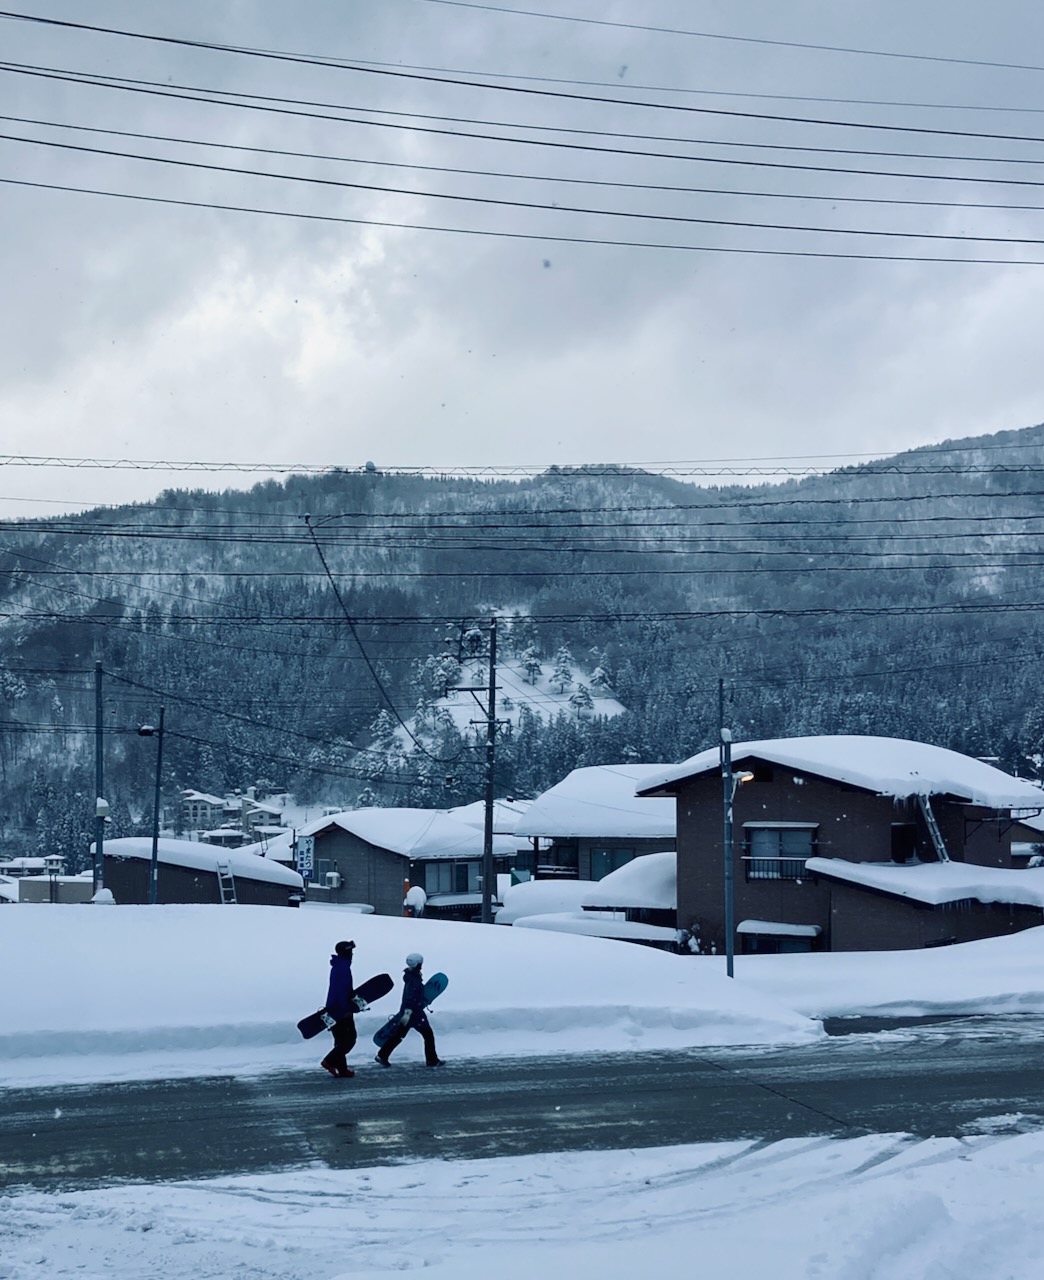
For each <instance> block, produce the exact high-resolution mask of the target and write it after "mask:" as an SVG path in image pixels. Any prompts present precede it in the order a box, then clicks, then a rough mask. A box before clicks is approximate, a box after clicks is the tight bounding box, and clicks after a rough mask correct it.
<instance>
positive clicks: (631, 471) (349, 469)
mask: <svg viewBox="0 0 1044 1280" xmlns="http://www.w3.org/2000/svg"><path fill="white" fill-rule="evenodd" d="M1011 447H1012V448H1015V449H1027V450H1028V449H1034V448H1038V447H1039V446H1038V445H1036V444H1035V443H1034V444H1016V445H1013V446H1011ZM962 452H967V453H978V452H980V450H979V447H978V446H977V445H970V446H968V448H967V449H963V450H962V449H959V448H957V447H953V446H949V445H940V446H938V447H936V448H924V449H914V450H911V451H909V452H908V453H905V454H900V455H898V456H897V457H895V458H882V459H878V460H875V461H873V462H869V463H865V464H860V465H858V466H855V467H847V468H843V469H841V470H837V469H834V470H829V471H826V470H824V469H823V468H822V467H786V466H781V465H776V464H772V465H767V466H752V465H750V464H746V465H743V466H739V465H736V466H732V465H729V466H726V465H725V464H726V463H727V462H729V461H730V460H729V459H722V460H721V461H719V462H715V463H713V464H712V463H708V462H699V461H658V462H644V463H627V462H615V463H596V464H584V465H582V466H577V467H562V466H559V465H549V464H547V463H514V464H489V465H476V466H459V465H454V466H437V465H432V464H425V465H419V466H418V465H407V466H390V467H380V468H372V469H371V464H363V465H344V464H339V463H330V462H322V463H314V462H313V463H309V462H257V461H249V460H247V461H242V460H241V461H225V462H217V461H208V460H204V459H189V460H182V461H171V460H169V459H165V460H162V459H156V458H91V457H68V456H59V455H55V454H26V453H0V467H59V468H63V469H69V470H102V471H184V472H196V471H202V472H244V473H258V472H264V473H267V474H273V475H274V474H290V475H326V476H330V475H338V474H343V475H344V476H346V477H363V478H365V477H367V476H369V477H371V478H372V480H373V481H374V483H377V482H378V481H380V480H381V479H387V478H389V477H390V478H392V479H401V478H404V477H405V478H410V479H429V480H440V479H446V478H451V479H528V480H538V479H539V480H549V481H559V482H561V481H569V480H574V481H586V480H592V479H597V480H602V479H618V480H624V481H628V482H631V481H635V480H647V479H649V478H650V477H661V478H672V477H683V478H691V477H693V476H704V477H706V476H713V477H717V476H722V475H727V476H732V477H736V478H743V479H750V478H752V477H762V478H764V479H769V480H771V479H775V478H778V477H784V478H787V479H808V478H819V479H829V480H832V481H834V480H837V481H849V480H862V479H867V478H879V477H881V476H898V475H902V476H940V475H962V476H973V475H974V476H983V475H985V476H999V475H1004V476H1009V475H1030V474H1033V475H1035V474H1040V473H1042V472H1044V463H1033V462H1017V463H1005V462H995V463H985V464H979V465H976V464H971V465H967V464H966V465H960V464H956V463H952V464H948V463H941V462H935V463H933V464H930V465H925V464H922V463H917V462H914V461H909V460H910V459H913V458H916V457H919V456H921V455H922V454H924V455H927V456H929V457H931V455H932V454H934V453H944V454H951V453H953V454H960V453H962ZM812 456H813V457H823V456H824V455H819V454H817V455H812ZM826 456H827V457H829V455H826ZM838 456H840V457H846V456H849V455H844V454H842V455H838ZM929 496H931V495H929ZM950 496H963V495H950ZM982 496H990V497H993V496H995V495H992V494H990V495H982ZM144 509H146V510H149V509H151V506H149V505H146V507H145V508H144ZM181 509H182V508H180V507H177V506H174V507H171V508H169V510H172V511H180V510H181ZM287 518H288V519H290V518H291V517H289V516H288V517H287ZM50 519H51V517H45V518H44V520H42V521H40V524H41V525H44V524H46V523H47V522H48V521H49V520H50ZM324 519H326V517H324Z"/></svg>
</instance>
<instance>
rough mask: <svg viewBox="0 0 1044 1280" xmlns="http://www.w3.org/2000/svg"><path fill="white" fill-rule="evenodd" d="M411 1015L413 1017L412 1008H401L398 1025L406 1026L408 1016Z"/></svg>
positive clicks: (407, 1024)
mask: <svg viewBox="0 0 1044 1280" xmlns="http://www.w3.org/2000/svg"><path fill="white" fill-rule="evenodd" d="M412 1017H413V1013H412V1010H410V1009H403V1011H402V1013H401V1014H400V1015H399V1026H400V1027H408V1026H409V1025H410V1018H412Z"/></svg>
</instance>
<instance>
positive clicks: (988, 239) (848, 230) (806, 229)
mask: <svg viewBox="0 0 1044 1280" xmlns="http://www.w3.org/2000/svg"><path fill="white" fill-rule="evenodd" d="M0 141H3V142H15V143H24V144H26V145H28V146H35V147H48V148H51V149H54V150H60V151H72V152H76V153H77V154H86V155H95V156H108V157H115V158H118V159H121V160H138V161H142V162H145V163H148V164H159V165H167V166H171V167H174V168H179V169H196V170H202V171H204V172H207V173H223V174H232V175H235V176H237V177H251V178H265V179H268V180H269V181H276V182H293V183H299V184H302V185H305V186H318V187H324V188H333V189H336V190H347V191H361V192H368V193H374V194H380V195H397V196H408V197H411V198H417V197H419V198H422V199H425V200H449V201H452V202H454V203H457V204H467V205H480V206H482V207H483V208H496V209H512V210H525V211H529V212H541V213H555V214H579V215H581V216H583V217H594V218H615V219H619V218H625V219H629V220H635V221H638V222H657V223H661V222H662V223H671V224H680V225H682V226H699V227H727V228H729V229H730V230H737V229H739V230H744V231H783V232H795V231H796V232H800V233H803V234H814V235H819V236H850V237H871V238H877V239H888V240H929V241H932V242H936V241H943V242H947V243H956V244H1012V245H1035V246H1038V245H1042V244H1044V237H1041V236H999V235H993V236H989V235H968V234H965V233H950V232H935V231H895V230H886V229H884V228H879V227H831V226H827V225H822V224H820V225H817V226H810V225H807V224H800V223H788V222H755V221H750V220H746V219H739V218H708V217H697V216H695V215H692V214H677V213H648V212H640V211H636V210H628V209H599V208H596V207H592V206H589V205H568V204H562V203H560V202H555V203H550V204H549V203H541V202H539V201H532V200H509V199H507V198H505V197H502V196H501V197H498V196H475V195H465V194H463V193H461V192H447V191H423V190H418V189H417V188H415V187H391V186H386V185H381V184H379V183H371V182H350V181H347V180H346V179H343V178H321V177H317V176H312V175H304V174H290V173H271V172H268V171H266V170H264V169H245V168H240V167H236V166H234V165H223V164H213V163H207V162H206V161H203V160H182V159H178V158H177V157H175V156H153V155H147V154H145V153H143V152H133V151H118V150H116V149H114V148H106V147H89V146H86V145H84V144H82V143H73V142H59V141H58V140H56V139H53V138H25V137H21V136H19V135H17V134H11V133H0ZM1041 163H1044V160H1042V161H1041Z"/></svg>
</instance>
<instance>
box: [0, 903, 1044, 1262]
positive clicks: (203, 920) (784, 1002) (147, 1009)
mask: <svg viewBox="0 0 1044 1280" xmlns="http://www.w3.org/2000/svg"><path fill="white" fill-rule="evenodd" d="M0 909H2V910H3V913H4V914H3V925H2V928H0V973H7V974H16V973H18V974H24V975H26V977H25V980H23V981H20V982H19V983H17V984H15V983H9V984H8V985H7V987H6V989H5V991H4V999H3V1006H4V1008H3V1019H2V1021H0V1088H2V1087H3V1085H4V1084H5V1083H10V1084H17V1085H25V1084H33V1083H37V1084H51V1083H56V1082H60V1081H82V1080H101V1079H133V1078H147V1077H156V1076H183V1075H197V1074H205V1073H212V1072H216V1071H219V1072H220V1071H233V1072H250V1073H256V1072H258V1071H263V1070H265V1069H268V1068H288V1067H289V1068H292V1067H294V1066H300V1067H301V1068H302V1069H307V1070H314V1063H315V1057H316V1052H315V1049H316V1044H317V1043H319V1042H311V1043H305V1042H304V1041H302V1040H301V1039H300V1038H299V1036H298V1033H297V1031H296V1029H295V1025H294V1024H295V1023H296V1022H297V1020H298V1018H300V1017H303V1016H304V1015H305V1014H306V1013H310V1012H311V1011H312V1010H314V1009H316V1008H318V1007H319V1006H320V1005H321V1004H322V1002H323V999H324V996H325V991H326V974H327V965H328V956H329V954H330V951H331V949H332V947H333V944H334V943H335V942H336V941H337V940H338V939H339V938H341V937H352V938H354V940H355V941H356V943H357V944H358V946H357V950H356V965H355V968H356V979H357V980H360V981H361V980H362V979H363V978H365V977H368V976H369V975H370V974H373V973H378V972H381V971H386V972H388V973H391V974H392V975H393V977H395V978H396V979H398V978H399V975H400V974H401V971H402V960H403V957H404V956H405V955H406V953H407V952H408V951H413V950H420V951H422V952H423V953H424V954H425V955H426V965H425V971H426V972H427V973H428V974H431V973H433V972H435V971H436V970H440V969H441V970H443V971H444V972H446V973H447V974H449V976H450V987H449V990H448V991H447V992H446V993H445V994H444V995H443V996H442V997H441V998H440V1000H439V1002H438V1004H437V1005H436V1006H435V1014H434V1019H435V1025H436V1029H437V1033H438V1036H439V1045H440V1052H442V1053H443V1055H444V1056H446V1057H448V1058H465V1057H480V1056H487V1055H490V1056H498V1057H503V1056H505V1055H516V1054H533V1053H538V1054H540V1053H547V1054H560V1053H570V1052H588V1051H589V1050H590V1048H591V1046H592V1044H597V1045H598V1046H599V1048H600V1049H601V1050H609V1051H612V1050H627V1051H632V1052H633V1051H635V1050H641V1049H663V1048H682V1047H688V1046H709V1045H758V1044H763V1045H764V1044H774V1043H800V1042H802V1041H805V1040H812V1039H815V1038H817V1037H818V1036H820V1035H821V1034H822V1030H821V1027H820V1025H819V1023H818V1021H817V1020H818V1019H821V1018H824V1017H828V1016H833V1017H846V1016H858V1015H869V1016H872V1015H878V1016H900V1015H901V1016H908V1015H909V1016H916V1015H919V1014H966V1013H978V1014H1003V1013H1036V1014H1041V1013H1044V929H1033V930H1027V931H1026V932H1024V933H1020V934H1016V935H1014V936H1012V937H1010V938H996V939H990V940H988V941H985V942H977V943H970V944H967V945H965V946H961V947H945V948H938V949H932V950H925V951H916V952H878V953H857V954H837V955H830V954H819V955H785V956H738V957H737V958H736V980H735V981H734V982H732V983H729V982H728V980H727V979H726V978H725V977H724V961H723V959H722V958H721V957H717V958H711V957H693V956H675V955H670V954H667V953H665V952H659V951H654V950H651V949H649V948H645V947H637V946H632V945H628V944H626V943H621V942H608V941H604V940H601V939H597V938H582V937H575V936H571V935H565V934H550V933H543V932H539V931H535V930H528V929H515V928H510V927H506V926H499V925H498V926H480V925H473V924H455V923H448V922H441V921H431V920H404V919H399V918H388V917H379V916H363V915H358V914H354V913H350V912H345V911H339V910H337V909H336V908H322V907H317V908H306V909H303V910H299V911H295V910H289V909H286V908H280V907H235V908H232V909H229V908H227V907H221V906H211V907H208V906H196V907H193V906H178V907H83V906H78V907H52V906H49V905H41V906H33V905H29V904H19V905H18V906H14V907H10V906H8V907H3V908H0ZM395 999H396V997H395V996H394V995H392V996H389V997H386V999H385V1000H384V1001H383V1002H381V1003H379V1004H378V1005H376V1006H375V1008H374V1009H373V1010H371V1011H370V1012H368V1013H366V1014H363V1015H362V1016H361V1017H360V1018H359V1030H360V1034H361V1037H363V1045H364V1046H365V1043H366V1040H365V1037H367V1036H368V1035H369V1034H370V1033H371V1032H372V1031H373V1030H375V1029H376V1027H377V1025H378V1024H379V1023H380V1022H381V1021H383V1020H384V1018H385V1017H387V1016H388V1014H389V1013H391V1012H392V1011H393V1010H394V1008H395V1007H396V1005H395ZM324 1039H325V1038H324ZM359 1052H360V1053H361V1050H360V1051H359ZM404 1052H405V1050H404ZM0 1280H2V1277H0Z"/></svg>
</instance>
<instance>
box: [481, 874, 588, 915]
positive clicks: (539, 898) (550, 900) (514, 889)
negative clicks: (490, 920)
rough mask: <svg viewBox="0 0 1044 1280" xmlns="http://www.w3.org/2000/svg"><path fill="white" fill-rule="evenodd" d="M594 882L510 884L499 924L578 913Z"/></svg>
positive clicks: (532, 881)
mask: <svg viewBox="0 0 1044 1280" xmlns="http://www.w3.org/2000/svg"><path fill="white" fill-rule="evenodd" d="M594 887H595V881H593V880H525V881H523V883H522V884H513V885H510V886H509V887H508V888H507V889H505V890H504V892H503V894H502V895H501V896H502V898H503V903H504V905H503V906H502V907H501V908H500V910H499V911H498V912H497V924H514V923H515V921H516V920H521V919H522V917H523V916H542V915H547V914H548V913H549V912H552V911H579V910H580V908H581V907H582V906H583V903H584V899H585V898H586V897H587V895H588V890H590V889H593V888H594Z"/></svg>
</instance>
